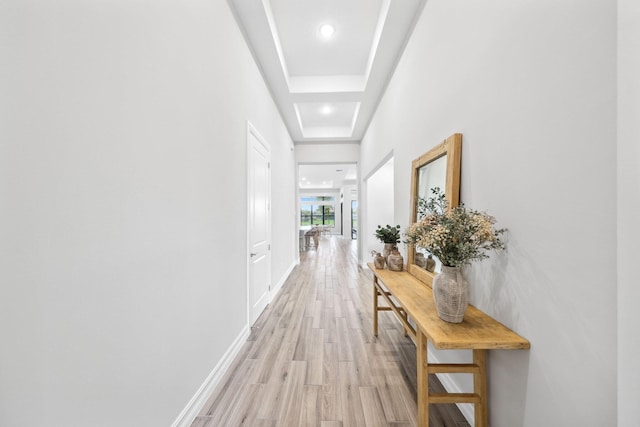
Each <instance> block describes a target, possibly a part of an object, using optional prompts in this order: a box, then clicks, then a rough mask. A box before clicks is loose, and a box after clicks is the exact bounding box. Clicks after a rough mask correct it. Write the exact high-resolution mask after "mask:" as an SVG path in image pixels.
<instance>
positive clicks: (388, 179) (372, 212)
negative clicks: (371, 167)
mask: <svg viewBox="0 0 640 427" xmlns="http://www.w3.org/2000/svg"><path fill="white" fill-rule="evenodd" d="M393 172H394V161H393V158H391V159H389V160H387V161H386V162H385V163H384V164H383V165H382V166H381V167H380V168H379V169H377V170H376V171H375V172H374V173H373V174H372V175H371V176H369V177H367V179H366V181H365V182H366V186H365V193H366V195H367V196H366V209H365V212H366V214H365V215H364V218H365V219H364V223H363V225H364V227H362V226H361V228H360V233H361V235H359V236H358V238H359V240H360V241H361V244H362V247H363V248H364V253H363V254H362V257H363V260H364V261H365V262H370V261H371V260H372V257H371V251H374V250H375V251H377V252H382V250H383V248H384V243H382V242H380V240H378V239H377V238H376V236H375V232H376V229H377V228H378V225H381V226H383V227H385V226H386V225H387V224H388V225H391V226H395V225H396V224H397V222H396V220H395V217H394V212H393V211H394V208H393V206H394V200H395V199H394V191H393V184H394V177H393V176H394V173H393Z"/></svg>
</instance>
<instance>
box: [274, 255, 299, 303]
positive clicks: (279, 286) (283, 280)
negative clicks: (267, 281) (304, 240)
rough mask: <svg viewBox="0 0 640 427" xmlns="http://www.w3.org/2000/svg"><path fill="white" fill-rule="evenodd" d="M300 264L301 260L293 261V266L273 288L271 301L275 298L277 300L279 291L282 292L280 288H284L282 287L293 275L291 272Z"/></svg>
mask: <svg viewBox="0 0 640 427" xmlns="http://www.w3.org/2000/svg"><path fill="white" fill-rule="evenodd" d="M298 264H300V258H298V260H297V262H296V261H293V262H292V263H291V265H290V266H289V268H287V271H285V273H284V274H283V275H282V277H281V278H280V280H279V281H278V283H276V285H275V286H274V287H273V289H271V299H272V300H273V298H275V296H276V294H277V293H278V291H279V290H280V288H282V285H284V283H285V282H286V281H287V279H288V278H289V276H290V275H291V272H292V271H293V269H294V268H296V265H298Z"/></svg>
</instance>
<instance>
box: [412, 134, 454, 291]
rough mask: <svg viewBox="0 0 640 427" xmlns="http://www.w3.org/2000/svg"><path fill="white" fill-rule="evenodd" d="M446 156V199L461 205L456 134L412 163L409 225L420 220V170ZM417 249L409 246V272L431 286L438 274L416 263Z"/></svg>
mask: <svg viewBox="0 0 640 427" xmlns="http://www.w3.org/2000/svg"><path fill="white" fill-rule="evenodd" d="M444 155H446V156H447V172H446V175H447V176H446V188H445V197H446V198H447V201H448V203H449V207H450V208H453V207H456V206H458V204H459V203H460V163H461V158H462V134H461V133H454V134H453V135H451V136H450V137H448V138H447V139H445V140H444V141H442V142H441V143H440V144H438V145H436V146H435V147H433V148H432V149H431V150H429V151H427V152H426V153H424V154H423V155H422V156H420V157H418V158H417V159H415V160H414V161H413V162H412V163H411V195H410V202H411V206H410V208H409V213H410V218H409V224H413V223H414V222H416V221H417V218H418V209H417V201H418V188H419V186H418V176H419V171H420V168H421V167H423V166H424V165H426V164H429V163H430V162H432V161H434V160H436V159H438V158H440V157H442V156H444ZM414 258H415V248H414V247H412V246H409V247H408V248H407V271H408V272H409V273H411V275H413V276H414V277H415V278H416V279H418V280H420V281H421V282H423V283H425V284H426V285H428V286H431V282H433V278H434V277H435V275H436V273H431V272H429V271H427V270H424V269H422V268H420V267H418V266H417V265H415V263H414Z"/></svg>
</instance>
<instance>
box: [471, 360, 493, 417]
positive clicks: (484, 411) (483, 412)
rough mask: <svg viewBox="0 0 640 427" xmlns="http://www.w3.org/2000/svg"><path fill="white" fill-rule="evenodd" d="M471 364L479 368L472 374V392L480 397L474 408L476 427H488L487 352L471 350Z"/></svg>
mask: <svg viewBox="0 0 640 427" xmlns="http://www.w3.org/2000/svg"><path fill="white" fill-rule="evenodd" d="M473 363H474V364H476V365H478V367H479V368H480V369H479V370H478V372H477V373H475V374H473V392H474V393H475V394H477V395H478V396H480V402H478V403H476V404H475V405H474V407H475V411H474V412H475V421H476V423H475V425H476V427H488V426H489V412H488V405H487V403H488V402H487V351H486V350H473Z"/></svg>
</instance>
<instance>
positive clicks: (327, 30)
mask: <svg viewBox="0 0 640 427" xmlns="http://www.w3.org/2000/svg"><path fill="white" fill-rule="evenodd" d="M335 32H336V29H335V28H334V27H333V25H331V24H322V25H320V35H321V36H322V38H324V39H330V38H331V36H333V34H334V33H335Z"/></svg>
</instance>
